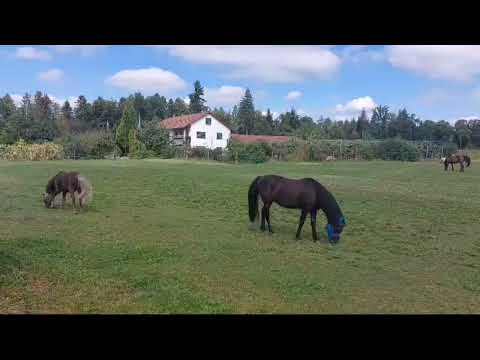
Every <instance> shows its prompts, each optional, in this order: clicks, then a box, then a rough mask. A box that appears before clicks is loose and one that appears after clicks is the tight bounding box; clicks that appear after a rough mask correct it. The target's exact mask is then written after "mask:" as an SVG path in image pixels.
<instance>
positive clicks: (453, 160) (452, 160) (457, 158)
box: [443, 154, 471, 172]
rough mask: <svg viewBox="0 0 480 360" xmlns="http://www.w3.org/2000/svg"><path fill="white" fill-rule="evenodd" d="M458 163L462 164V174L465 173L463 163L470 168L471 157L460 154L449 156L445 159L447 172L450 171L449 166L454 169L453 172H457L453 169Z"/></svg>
mask: <svg viewBox="0 0 480 360" xmlns="http://www.w3.org/2000/svg"><path fill="white" fill-rule="evenodd" d="M457 163H459V164H460V172H463V171H464V166H463V163H466V164H467V167H469V166H470V164H471V160H470V156H468V155H459V154H454V155H450V156H447V157H446V158H445V161H444V162H443V164H444V165H445V171H448V165H449V164H450V165H451V167H452V171H455V170H454V169H453V164H457Z"/></svg>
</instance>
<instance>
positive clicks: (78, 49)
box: [54, 45, 107, 56]
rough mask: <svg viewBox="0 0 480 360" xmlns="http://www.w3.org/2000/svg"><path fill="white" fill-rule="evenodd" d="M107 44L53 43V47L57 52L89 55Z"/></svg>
mask: <svg viewBox="0 0 480 360" xmlns="http://www.w3.org/2000/svg"><path fill="white" fill-rule="evenodd" d="M105 47H107V45H55V46H54V49H55V51H56V52H57V53H59V54H69V53H78V54H80V55H82V56H90V55H93V54H95V53H96V52H97V51H98V50H100V49H103V48H105Z"/></svg>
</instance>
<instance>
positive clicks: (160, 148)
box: [140, 122, 183, 158]
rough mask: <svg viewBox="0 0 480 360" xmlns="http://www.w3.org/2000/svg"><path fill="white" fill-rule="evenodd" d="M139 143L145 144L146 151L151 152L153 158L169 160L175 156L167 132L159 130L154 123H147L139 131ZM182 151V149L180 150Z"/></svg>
mask: <svg viewBox="0 0 480 360" xmlns="http://www.w3.org/2000/svg"><path fill="white" fill-rule="evenodd" d="M140 141H141V142H142V143H144V144H145V147H146V149H147V150H148V151H151V152H153V154H154V155H155V156H159V157H162V158H171V157H173V156H175V152H176V151H175V148H174V147H173V145H172V143H171V141H170V137H169V134H168V130H166V129H163V128H160V127H158V126H157V124H155V123H153V122H152V123H148V124H147V125H146V126H145V128H143V129H142V130H141V131H140ZM182 149H183V148H182Z"/></svg>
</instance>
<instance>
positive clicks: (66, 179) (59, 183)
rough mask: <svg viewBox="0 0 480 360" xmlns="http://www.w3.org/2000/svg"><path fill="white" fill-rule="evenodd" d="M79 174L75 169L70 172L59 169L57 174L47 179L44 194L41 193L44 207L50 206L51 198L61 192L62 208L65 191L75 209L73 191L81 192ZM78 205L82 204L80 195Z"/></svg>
mask: <svg viewBox="0 0 480 360" xmlns="http://www.w3.org/2000/svg"><path fill="white" fill-rule="evenodd" d="M79 175H80V174H79V173H78V172H76V171H72V172H64V171H60V172H59V173H58V174H57V175H55V176H54V177H53V178H51V179H50V180H49V181H48V184H47V187H46V191H45V194H44V195H43V202H44V203H45V207H46V208H50V207H51V206H52V202H53V199H55V197H56V196H57V195H58V194H60V193H62V195H63V197H62V208H63V207H64V206H65V197H66V196H67V192H68V193H69V194H70V197H71V199H72V203H73V208H74V210H76V209H77V206H76V204H75V192H77V193H78V194H81V193H82V188H81V186H80V180H79V179H78V176H79ZM79 203H80V207H82V206H83V204H82V197H81V196H80V197H79Z"/></svg>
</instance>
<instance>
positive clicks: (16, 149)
mask: <svg viewBox="0 0 480 360" xmlns="http://www.w3.org/2000/svg"><path fill="white" fill-rule="evenodd" d="M0 157H1V158H2V159H5V160H14V161H15V160H31V161H39V160H61V159H63V158H64V150H63V146H61V145H59V144H54V143H44V144H27V143H26V142H25V141H24V140H19V141H17V142H16V143H15V144H12V145H6V146H5V145H3V146H2V147H1V148H0Z"/></svg>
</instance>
